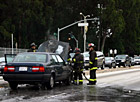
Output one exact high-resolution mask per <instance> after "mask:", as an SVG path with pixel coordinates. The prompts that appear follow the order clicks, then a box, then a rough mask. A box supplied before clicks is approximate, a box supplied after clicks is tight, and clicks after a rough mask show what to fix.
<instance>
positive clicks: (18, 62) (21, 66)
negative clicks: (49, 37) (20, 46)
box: [3, 52, 72, 89]
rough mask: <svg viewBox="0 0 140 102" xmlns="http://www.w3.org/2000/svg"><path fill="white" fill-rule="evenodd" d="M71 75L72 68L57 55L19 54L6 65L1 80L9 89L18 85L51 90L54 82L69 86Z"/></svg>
mask: <svg viewBox="0 0 140 102" xmlns="http://www.w3.org/2000/svg"><path fill="white" fill-rule="evenodd" d="M7 58H8V57H7V56H6V59H7ZM71 73H72V68H71V67H70V66H68V65H66V64H65V62H64V60H63V59H62V58H61V56H60V55H58V54H55V53H47V52H25V53H19V54H18V55H16V56H15V58H14V60H13V61H12V62H8V63H7V64H6V66H5V68H4V75H3V78H4V80H5V81H8V83H9V86H10V87H11V89H17V86H18V84H33V85H34V84H41V85H42V86H45V87H47V88H48V89H52V88H53V87H54V84H55V82H60V81H63V82H64V83H65V84H67V85H69V84H70V83H71Z"/></svg>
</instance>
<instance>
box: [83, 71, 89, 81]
mask: <svg viewBox="0 0 140 102" xmlns="http://www.w3.org/2000/svg"><path fill="white" fill-rule="evenodd" d="M82 74H83V76H84V77H85V79H86V80H87V81H90V80H89V79H88V78H87V77H86V75H85V73H84V72H83V73H82Z"/></svg>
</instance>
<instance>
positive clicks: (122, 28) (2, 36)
mask: <svg viewBox="0 0 140 102" xmlns="http://www.w3.org/2000/svg"><path fill="white" fill-rule="evenodd" d="M99 3H100V4H102V5H103V9H99V8H97V5H98V4H99ZM139 11H140V0H128V1H125V0H73V1H72V0H0V12H1V13H0V46H1V47H10V43H11V34H12V33H13V34H14V43H16V42H17V43H18V47H20V48H28V47H29V45H30V43H31V42H36V44H37V45H39V44H41V43H42V42H44V41H45V40H47V39H49V38H48V36H49V35H52V36H54V35H53V34H54V33H55V32H57V29H58V28H62V27H64V26H66V25H69V24H71V23H73V22H75V21H79V20H81V19H83V17H82V16H80V14H79V13H80V12H82V13H83V14H84V15H88V14H90V15H91V17H90V18H94V17H101V28H102V35H101V42H100V43H101V45H100V46H101V47H102V49H103V50H104V53H108V50H109V49H117V50H118V53H127V54H130V55H134V54H139V53H140V12H139ZM88 23H89V26H88V32H87V43H89V42H93V43H94V44H95V45H96V48H97V46H98V34H99V32H98V33H96V32H97V31H98V29H97V24H96V23H97V21H96V23H95V22H94V23H93V22H92V21H88ZM109 28H110V29H111V32H112V35H111V36H110V37H109V38H107V33H106V31H107V29H109ZM70 32H73V35H74V36H75V37H76V39H78V41H79V47H80V48H81V49H82V50H83V27H78V26H77V25H74V26H72V27H70V28H68V29H65V30H63V31H60V40H61V41H65V42H69V43H70V45H71V46H72V48H73V49H74V47H75V46H76V42H75V41H74V40H72V41H68V40H67V39H68V34H69V33H70ZM96 50H97V49H96Z"/></svg>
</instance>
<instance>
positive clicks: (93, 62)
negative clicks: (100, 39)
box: [87, 43, 97, 85]
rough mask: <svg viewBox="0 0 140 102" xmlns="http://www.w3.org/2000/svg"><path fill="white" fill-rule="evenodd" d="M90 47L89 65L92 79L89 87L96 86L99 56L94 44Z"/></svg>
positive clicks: (89, 45)
mask: <svg viewBox="0 0 140 102" xmlns="http://www.w3.org/2000/svg"><path fill="white" fill-rule="evenodd" d="M88 47H89V55H90V56H89V65H90V79H89V83H87V85H96V82H97V81H96V70H97V54H96V51H95V50H94V47H95V46H94V44H93V43H90V44H88Z"/></svg>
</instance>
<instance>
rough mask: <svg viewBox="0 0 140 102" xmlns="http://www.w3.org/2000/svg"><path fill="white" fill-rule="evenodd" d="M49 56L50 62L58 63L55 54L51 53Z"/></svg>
mask: <svg viewBox="0 0 140 102" xmlns="http://www.w3.org/2000/svg"><path fill="white" fill-rule="evenodd" d="M51 57H52V60H51V61H52V64H58V60H57V58H56V56H55V55H51Z"/></svg>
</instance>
